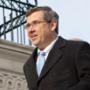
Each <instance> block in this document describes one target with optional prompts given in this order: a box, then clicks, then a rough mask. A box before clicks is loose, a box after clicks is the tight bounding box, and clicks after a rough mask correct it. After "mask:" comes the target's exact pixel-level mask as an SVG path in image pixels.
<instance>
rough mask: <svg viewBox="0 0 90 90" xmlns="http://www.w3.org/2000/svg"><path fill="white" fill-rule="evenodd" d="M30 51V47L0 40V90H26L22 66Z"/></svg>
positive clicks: (31, 49)
mask: <svg viewBox="0 0 90 90" xmlns="http://www.w3.org/2000/svg"><path fill="white" fill-rule="evenodd" d="M32 51H33V48H32V47H26V46H22V45H17V44H15V43H10V42H7V41H3V40H0V90H28V87H27V83H26V80H25V76H24V73H23V65H24V63H25V62H26V60H27V59H28V58H29V56H30V55H31V53H32Z"/></svg>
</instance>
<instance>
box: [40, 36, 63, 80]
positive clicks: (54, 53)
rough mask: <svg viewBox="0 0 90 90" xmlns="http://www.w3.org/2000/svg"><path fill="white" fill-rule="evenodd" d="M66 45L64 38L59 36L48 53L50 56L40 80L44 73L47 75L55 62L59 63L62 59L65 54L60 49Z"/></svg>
mask: <svg viewBox="0 0 90 90" xmlns="http://www.w3.org/2000/svg"><path fill="white" fill-rule="evenodd" d="M64 46H65V43H64V40H63V39H62V38H61V37H59V39H58V40H57V41H56V43H55V45H54V47H53V48H52V50H51V51H50V53H49V55H48V58H47V60H46V63H45V65H44V67H43V69H42V72H41V75H40V78H39V80H40V79H41V78H42V77H43V76H44V75H46V74H47V73H48V72H49V70H50V69H51V68H53V66H54V64H55V63H57V62H58V61H59V60H60V58H62V55H63V54H62V52H61V50H60V49H61V48H63V47H64Z"/></svg>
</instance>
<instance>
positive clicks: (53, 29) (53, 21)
mask: <svg viewBox="0 0 90 90" xmlns="http://www.w3.org/2000/svg"><path fill="white" fill-rule="evenodd" d="M57 24H58V23H57V21H56V20H52V21H51V23H50V27H51V29H50V30H51V31H55V29H56V27H57Z"/></svg>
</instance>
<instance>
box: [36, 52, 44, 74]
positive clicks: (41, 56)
mask: <svg viewBox="0 0 90 90" xmlns="http://www.w3.org/2000/svg"><path fill="white" fill-rule="evenodd" d="M44 63H45V52H42V51H41V52H40V53H39V56H38V59H37V63H36V65H37V74H38V76H40V73H41V70H42V68H43V65H44Z"/></svg>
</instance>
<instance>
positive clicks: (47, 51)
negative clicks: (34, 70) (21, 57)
mask: <svg viewBox="0 0 90 90" xmlns="http://www.w3.org/2000/svg"><path fill="white" fill-rule="evenodd" d="M57 39H58V36H57V37H56V38H55V39H54V40H53V41H52V42H51V43H50V44H49V45H48V46H47V47H46V48H45V49H44V50H42V51H43V52H45V53H49V52H50V50H51V49H52V47H53V45H54V44H55V42H56V41H57ZM40 51H41V50H40V49H38V53H39V52H40Z"/></svg>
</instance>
